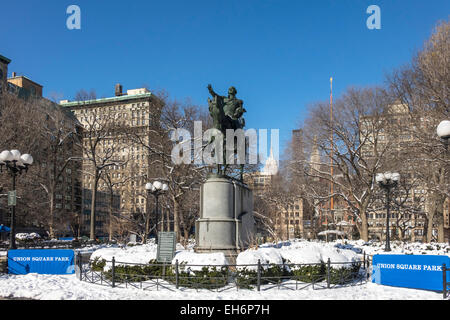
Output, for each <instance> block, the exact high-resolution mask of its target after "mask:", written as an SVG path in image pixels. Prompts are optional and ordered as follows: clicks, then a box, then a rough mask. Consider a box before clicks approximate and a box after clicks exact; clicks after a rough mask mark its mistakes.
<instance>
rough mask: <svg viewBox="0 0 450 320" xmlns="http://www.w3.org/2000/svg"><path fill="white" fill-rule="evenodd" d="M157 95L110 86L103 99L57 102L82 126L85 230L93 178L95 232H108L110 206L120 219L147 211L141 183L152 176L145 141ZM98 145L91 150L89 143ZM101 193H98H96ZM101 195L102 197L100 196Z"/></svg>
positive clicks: (102, 234) (156, 112) (85, 230)
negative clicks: (98, 172) (97, 169)
mask: <svg viewBox="0 0 450 320" xmlns="http://www.w3.org/2000/svg"><path fill="white" fill-rule="evenodd" d="M156 100H157V98H156V97H155V96H154V95H153V94H152V93H151V92H150V91H149V90H147V89H145V88H141V89H133V90H128V91H127V92H126V93H123V92H122V86H121V85H116V87H115V96H114V97H110V98H103V99H93V100H86V101H74V102H69V101H67V100H65V101H61V102H60V104H61V106H63V107H64V108H67V109H68V110H71V112H73V114H74V115H75V117H76V118H77V119H78V121H79V122H80V123H81V125H82V126H83V128H84V136H83V170H82V189H83V194H84V195H85V196H84V199H83V203H84V207H83V218H82V224H83V233H84V234H88V229H89V225H90V220H91V216H90V215H91V210H90V208H87V205H88V203H89V202H90V201H89V199H91V198H92V194H93V190H95V184H96V183H97V190H98V193H97V196H98V197H99V198H100V199H99V198H97V201H96V217H95V220H96V221H95V225H96V236H97V237H100V238H101V237H106V236H108V234H109V224H110V214H109V212H110V211H115V212H116V213H117V214H119V215H121V216H122V217H123V218H124V219H125V220H126V219H129V218H130V217H132V216H136V215H141V214H145V213H146V211H147V193H146V190H145V184H146V183H147V182H149V180H150V179H151V176H152V172H153V168H152V165H151V157H150V154H149V152H148V149H147V148H146V147H145V146H148V145H149V141H150V139H151V138H150V137H151V133H149V132H150V131H151V129H152V128H153V126H155V125H158V124H159V110H156V109H155V108H156V107H155V101H156ZM93 141H96V143H97V144H98V145H97V146H96V149H95V150H94V149H92V146H91V145H92V142H93ZM100 163H103V165H104V167H103V168H102V169H101V177H100V179H99V180H98V181H97V182H96V181H95V180H96V178H95V174H94V171H95V166H99V164H100ZM111 194H112V195H113V197H112V199H114V203H113V204H111V205H112V206H113V208H112V209H110V208H109V205H107V204H105V203H104V202H105V201H106V200H105V199H108V198H109V197H108V196H106V195H111ZM101 195H103V196H101ZM102 199H103V200H102Z"/></svg>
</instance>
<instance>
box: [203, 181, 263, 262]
mask: <svg viewBox="0 0 450 320" xmlns="http://www.w3.org/2000/svg"><path fill="white" fill-rule="evenodd" d="M195 227H196V228H195V230H196V232H195V233H196V234H195V238H196V243H197V244H196V247H195V251H196V252H224V253H225V255H226V256H227V257H228V258H229V259H230V258H231V261H234V258H235V256H236V255H237V254H238V253H239V252H240V251H242V250H245V249H246V248H248V245H249V244H250V242H251V240H252V239H253V235H254V229H255V221H254V219H253V194H252V191H251V190H250V189H249V188H248V186H247V185H246V184H243V183H241V182H240V181H237V180H234V179H231V178H228V177H225V176H217V175H211V176H210V177H209V178H208V179H207V180H206V182H205V183H204V184H203V185H202V187H201V192H200V218H199V219H198V220H197V221H196V225H195Z"/></svg>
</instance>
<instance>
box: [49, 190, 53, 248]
mask: <svg viewBox="0 0 450 320" xmlns="http://www.w3.org/2000/svg"><path fill="white" fill-rule="evenodd" d="M54 196H55V192H53V191H52V192H50V221H49V222H48V232H49V237H50V239H53V238H54V237H55V227H54V223H55V216H54V215H55V209H54V207H55V197H54Z"/></svg>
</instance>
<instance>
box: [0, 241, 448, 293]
mask: <svg viewBox="0 0 450 320" xmlns="http://www.w3.org/2000/svg"><path fill="white" fill-rule="evenodd" d="M391 247H392V251H391V253H392V254H440V255H445V254H447V255H448V254H449V246H448V245H447V244H420V243H410V244H400V243H392V244H391ZM156 249H157V248H156V245H155V244H153V243H150V244H147V245H136V246H127V247H119V246H108V247H101V248H98V249H97V250H95V248H91V249H90V250H89V251H92V252H93V253H92V256H91V259H95V258H100V259H106V260H111V258H112V257H113V256H114V257H115V260H116V261H117V262H131V263H146V262H148V261H149V260H151V259H155V258H156ZM383 249H384V246H383V245H382V244H379V243H364V242H363V241H346V242H343V241H335V242H330V243H324V242H308V241H303V240H295V241H287V242H280V243H267V244H263V245H261V246H260V247H259V248H258V249H249V250H247V251H245V252H243V253H241V254H240V255H239V256H238V258H237V261H236V263H237V264H253V263H257V260H258V259H259V260H261V263H282V261H283V260H287V261H289V262H291V263H317V262H320V261H326V260H327V259H328V258H330V260H331V261H332V262H352V261H355V260H357V259H360V258H361V257H362V253H363V252H365V253H366V254H369V255H372V254H376V253H384V252H383ZM175 259H178V260H179V262H186V263H191V264H213V265H222V264H226V263H227V261H226V259H225V257H224V256H223V255H221V254H220V253H216V254H197V253H194V252H193V250H192V244H191V245H189V246H187V247H186V248H184V247H182V246H181V245H177V254H176V256H175V258H174V261H175ZM172 288H173V287H172ZM0 297H22V298H32V299H44V300H58V299H63V300H78V299H79V300H130V299H131V300H391V299H392V300H442V293H439V292H432V291H426V290H415V289H407V288H396V287H388V286H382V285H377V284H375V283H371V282H370V280H369V282H367V283H362V284H356V285H353V286H347V287H335V288H331V289H320V288H317V287H316V288H315V289H313V288H312V287H311V286H310V287H308V288H306V289H302V290H289V289H286V288H283V287H281V288H280V289H278V288H276V287H275V288H269V289H268V287H267V286H262V287H261V291H260V292H258V291H256V290H246V289H239V290H237V289H236V288H235V287H234V288H230V289H227V290H223V291H220V290H219V292H217V291H210V290H205V289H202V290H198V291H197V290H195V289H186V288H182V289H179V290H176V289H174V290H173V291H171V290H168V289H163V288H160V290H152V291H150V290H142V289H135V288H122V287H120V288H119V287H116V288H111V287H109V286H102V285H98V284H91V283H87V282H85V281H79V280H78V279H77V277H76V275H39V274H28V275H1V276H0Z"/></svg>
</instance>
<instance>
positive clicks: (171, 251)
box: [156, 232, 177, 262]
mask: <svg viewBox="0 0 450 320" xmlns="http://www.w3.org/2000/svg"><path fill="white" fill-rule="evenodd" d="M176 239H177V237H176V234H175V232H159V233H158V252H157V255H156V259H157V261H158V262H171V261H172V259H173V257H174V256H175V246H176V242H177V241H176Z"/></svg>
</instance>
